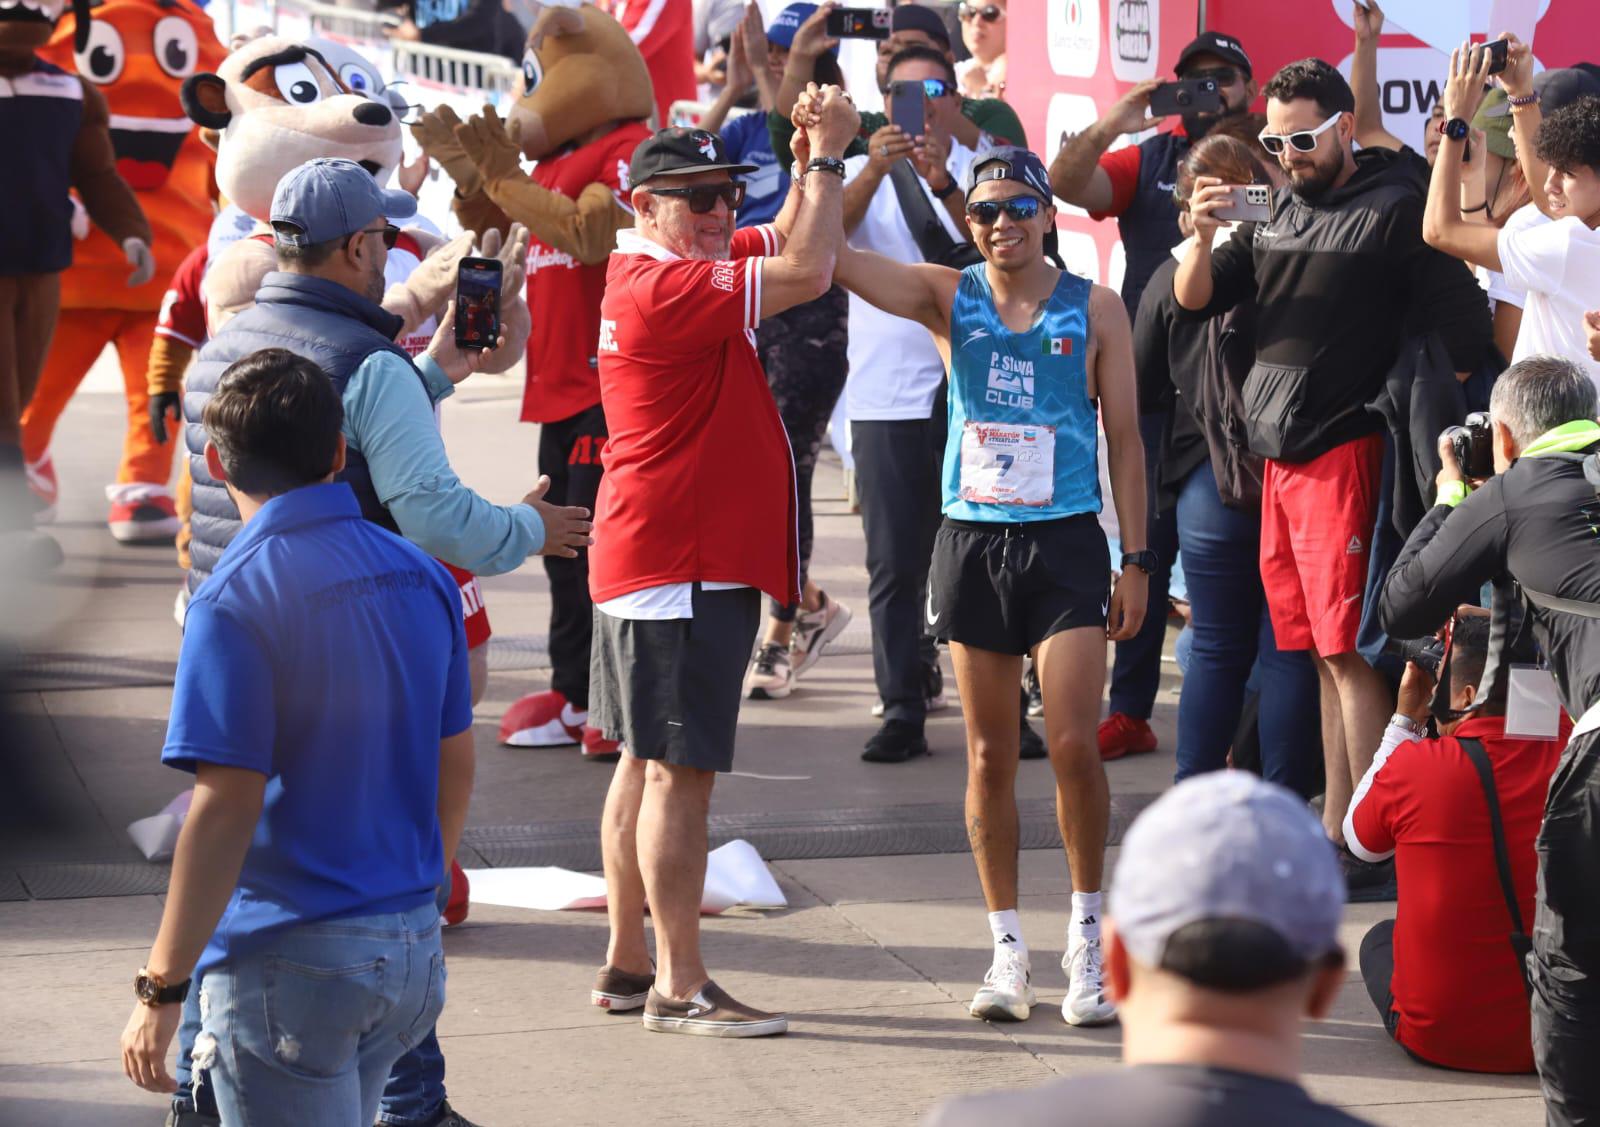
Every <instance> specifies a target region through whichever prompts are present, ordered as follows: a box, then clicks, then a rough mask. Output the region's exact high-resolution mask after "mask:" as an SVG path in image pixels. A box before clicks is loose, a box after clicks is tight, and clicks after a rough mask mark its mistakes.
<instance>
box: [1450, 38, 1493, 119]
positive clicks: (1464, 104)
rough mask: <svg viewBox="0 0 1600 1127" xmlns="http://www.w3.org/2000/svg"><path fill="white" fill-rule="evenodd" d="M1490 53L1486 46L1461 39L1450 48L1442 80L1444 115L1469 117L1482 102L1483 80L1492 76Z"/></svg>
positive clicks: (1486, 81) (1486, 80) (1484, 83)
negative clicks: (1446, 73)
mask: <svg viewBox="0 0 1600 1127" xmlns="http://www.w3.org/2000/svg"><path fill="white" fill-rule="evenodd" d="M1493 61H1494V60H1493V56H1491V55H1490V54H1489V50H1488V48H1486V47H1481V46H1479V47H1474V46H1473V45H1472V44H1471V43H1462V44H1461V46H1459V47H1457V48H1456V49H1455V50H1454V51H1451V52H1450V75H1449V77H1448V78H1446V79H1445V83H1444V94H1443V101H1444V116H1445V120H1446V121H1448V120H1450V119H1451V118H1457V117H1459V118H1460V119H1461V120H1462V121H1471V120H1472V118H1473V115H1474V114H1476V113H1477V112H1478V107H1479V106H1481V105H1482V104H1483V95H1484V90H1485V86H1486V84H1487V83H1488V82H1489V80H1490V78H1492V77H1493V76H1492V75H1490V73H1489V65H1490V63H1492V62H1493Z"/></svg>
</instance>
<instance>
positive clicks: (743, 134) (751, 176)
mask: <svg viewBox="0 0 1600 1127" xmlns="http://www.w3.org/2000/svg"><path fill="white" fill-rule="evenodd" d="M722 143H723V144H724V145H725V146H726V147H727V150H728V159H729V160H733V161H737V162H739V163H740V164H753V165H755V166H756V170H755V171H754V172H747V173H745V175H744V206H743V207H741V208H740V209H739V215H738V218H737V221H736V223H737V226H740V227H755V226H757V225H759V224H762V223H771V222H772V221H773V220H774V219H776V218H777V217H778V212H780V211H782V210H783V199H784V197H785V196H787V195H788V194H789V170H788V169H787V168H784V167H782V166H780V165H779V164H778V158H777V157H776V156H774V155H773V153H772V134H771V133H770V132H768V130H767V115H766V114H764V113H759V112H758V113H747V114H741V115H740V116H738V117H736V118H734V119H733V120H732V121H730V122H728V123H727V124H726V125H724V126H723V127H722Z"/></svg>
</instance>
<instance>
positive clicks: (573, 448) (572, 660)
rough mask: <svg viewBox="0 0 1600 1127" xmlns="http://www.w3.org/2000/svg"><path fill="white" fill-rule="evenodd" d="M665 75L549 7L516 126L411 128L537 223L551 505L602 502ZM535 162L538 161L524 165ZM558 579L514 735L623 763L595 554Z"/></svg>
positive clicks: (595, 21)
mask: <svg viewBox="0 0 1600 1127" xmlns="http://www.w3.org/2000/svg"><path fill="white" fill-rule="evenodd" d="M654 104H655V103H654V96H653V93H652V90H651V85H650V73H649V71H648V70H647V69H646V68H645V63H644V58H643V57H642V56H641V55H640V54H639V49H638V48H637V47H635V46H634V44H633V40H632V39H630V38H629V37H628V33H627V32H626V31H624V30H623V29H622V26H621V25H620V24H618V23H617V21H616V20H615V19H613V18H612V17H610V16H609V15H606V14H605V13H604V12H602V11H600V9H598V8H596V7H594V6H593V5H591V4H582V5H577V6H563V7H555V6H550V7H545V8H544V9H543V10H542V11H541V12H540V13H539V15H538V17H537V19H536V20H535V21H534V24H533V28H532V30H531V31H530V32H529V34H528V45H527V50H526V51H525V52H524V54H523V59H522V89H521V92H520V95H519V97H518V98H517V101H516V103H515V104H514V105H513V106H512V107H511V109H510V111H509V114H508V118H507V120H506V121H505V122H504V123H502V122H501V120H500V118H499V116H498V115H497V114H496V113H495V111H494V109H493V108H492V107H486V108H485V109H484V110H483V112H482V113H481V114H479V115H478V116H477V117H474V118H473V119H472V120H470V121H467V122H463V121H461V120H460V119H459V118H458V117H457V116H456V115H455V113H453V112H452V111H451V110H450V109H449V108H448V107H445V108H441V109H439V110H438V111H436V112H434V113H430V114H426V115H424V116H423V118H422V119H421V121H419V122H418V123H417V124H416V125H415V126H413V127H412V131H413V133H414V134H415V136H416V138H417V140H418V142H419V143H420V144H421V145H422V148H423V151H424V152H426V153H427V154H428V155H429V156H431V157H432V158H433V159H434V160H435V161H437V162H438V163H439V164H440V165H441V166H443V168H444V169H445V171H446V172H448V173H449V174H450V176H451V177H452V178H453V179H454V180H455V183H456V202H455V212H456V216H457V218H458V219H459V220H460V221H461V225H462V226H463V227H466V228H468V229H470V230H474V231H479V232H483V231H487V230H490V229H498V228H503V227H505V226H506V224H507V223H508V222H510V221H513V220H514V221H516V222H518V223H521V224H522V225H524V226H525V227H527V228H528V231H529V233H530V235H531V238H530V241H529V246H528V306H529V308H530V309H531V310H532V315H533V317H534V318H535V319H536V323H535V324H534V326H533V336H532V338H531V339H530V340H529V341H528V365H527V380H526V383H525V385H524V388H523V396H522V420H523V421H524V422H530V423H539V424H540V437H539V472H540V473H542V474H548V475H550V481H551V486H550V492H549V494H548V496H549V497H550V498H551V500H553V501H556V502H557V503H559V504H563V505H582V506H584V507H585V508H587V509H590V510H593V509H594V504H595V497H596V495H597V494H598V492H599V489H600V449H601V447H602V446H604V445H605V441H606V421H605V413H604V411H603V410H602V408H601V404H600V383H599V369H598V362H597V360H596V349H597V346H598V344H599V339H600V297H601V295H602V293H604V291H605V279H606V259H607V258H608V257H609V256H610V254H611V250H612V248H613V247H614V246H615V245H616V233H617V231H618V229H620V228H623V227H631V226H633V212H632V210H631V209H630V207H629V205H628V190H629V186H628V184H627V168H628V161H629V159H630V158H631V157H632V156H633V150H634V149H635V148H637V147H638V145H639V142H641V141H643V140H644V139H645V138H647V137H648V136H650V127H649V125H648V124H647V120H648V118H649V117H650V114H651V111H652V109H653V108H654ZM524 157H526V158H527V159H529V160H533V161H537V162H538V163H537V164H536V165H535V167H534V168H533V171H532V173H531V174H530V173H528V172H525V171H523V167H522V160H523V158H524ZM544 566H545V571H546V573H547V574H548V575H549V578H550V595H551V603H552V609H551V614H550V663H551V667H552V672H551V678H550V689H549V691H548V692H543V693H536V694H534V695H532V696H528V697H524V698H523V699H522V700H520V701H518V702H517V703H516V704H514V705H513V706H512V707H511V709H510V711H508V712H507V713H506V716H505V718H504V719H503V720H502V722H501V725H500V738H501V740H502V741H503V742H506V743H510V744H515V745H517V746H527V747H548V746H555V745H560V744H581V745H582V748H583V753H584V754H585V755H587V756H590V757H602V756H603V757H608V758H609V757H612V756H615V755H616V754H617V746H616V744H615V743H613V742H611V741H608V740H606V739H604V738H603V737H602V736H601V734H600V732H599V731H597V730H596V729H594V728H592V727H590V726H589V725H588V723H587V721H588V708H589V641H590V614H591V610H590V602H589V561H588V559H587V557H584V556H580V557H579V558H577V559H573V560H568V559H561V558H558V557H555V556H546V557H544Z"/></svg>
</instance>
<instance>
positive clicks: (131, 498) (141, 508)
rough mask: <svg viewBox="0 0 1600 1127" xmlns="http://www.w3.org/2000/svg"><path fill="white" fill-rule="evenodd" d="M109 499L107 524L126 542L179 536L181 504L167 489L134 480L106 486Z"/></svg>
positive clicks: (136, 542)
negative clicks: (173, 498)
mask: <svg viewBox="0 0 1600 1127" xmlns="http://www.w3.org/2000/svg"><path fill="white" fill-rule="evenodd" d="M106 499H107V500H108V501H110V502H111V512H110V514H109V515H108V516H107V517H106V524H107V525H108V526H109V527H110V529H111V535H112V537H113V538H115V539H116V540H117V541H118V542H120V543H123V544H149V543H159V542H160V541H163V540H171V539H172V538H173V537H175V536H177V535H178V529H180V528H181V527H183V522H182V521H180V520H179V519H178V506H177V505H175V504H173V501H172V497H171V496H170V495H169V494H168V493H167V491H166V488H165V487H164V486H160V485H148V484H145V483H143V482H134V483H131V484H128V485H110V486H107V487H106Z"/></svg>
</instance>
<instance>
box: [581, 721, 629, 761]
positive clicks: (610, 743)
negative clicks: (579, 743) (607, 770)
mask: <svg viewBox="0 0 1600 1127" xmlns="http://www.w3.org/2000/svg"><path fill="white" fill-rule="evenodd" d="M583 757H584V758H585V759H598V760H600V761H601V762H602V763H614V762H616V761H617V760H618V759H620V758H621V757H622V743H621V741H619V740H608V739H606V737H605V733H603V732H601V731H600V729H599V728H590V727H588V726H587V725H585V726H584V729H583Z"/></svg>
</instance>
